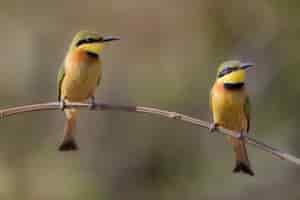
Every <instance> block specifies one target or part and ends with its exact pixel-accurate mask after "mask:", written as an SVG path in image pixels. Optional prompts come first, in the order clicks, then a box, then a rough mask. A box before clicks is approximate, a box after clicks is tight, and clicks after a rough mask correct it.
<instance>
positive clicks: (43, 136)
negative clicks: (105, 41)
mask: <svg viewBox="0 0 300 200" xmlns="http://www.w3.org/2000/svg"><path fill="white" fill-rule="evenodd" d="M299 6H300V3H299V1H296V0H286V1H280V0H273V1H268V0H252V1H239V0H228V1H219V0H186V1H181V0H151V1H149V0H126V1H124V0H112V1H103V0H97V1H96V0H90V1H79V0H72V1H71V0H51V1H38V0H28V1H21V0H19V1H16V0H11V1H5V0H2V1H1V2H0V23H1V32H0V44H1V47H2V48H1V49H0V52H1V53H0V66H1V67H0V74H1V79H0V91H1V100H0V105H1V106H2V107H7V106H14V105H21V104H30V103H38V102H46V101H52V100H56V73H57V70H58V67H59V65H60V63H61V61H62V60H63V57H64V54H65V51H66V49H67V46H68V43H69V42H70V40H71V38H72V36H73V34H74V33H75V32H77V31H78V30H82V29H87V30H92V31H98V32H101V33H103V34H113V35H119V36H121V38H122V40H121V41H119V42H115V43H114V44H111V45H109V46H108V47H107V49H106V51H105V52H104V54H103V56H102V57H103V60H104V69H103V70H104V72H103V73H104V75H103V81H102V83H101V88H99V90H98V93H97V99H98V100H101V101H104V102H111V103H120V104H139V105H148V106H155V107H159V108H163V109H168V110H173V111H178V112H183V113H187V114H190V115H193V116H196V117H199V118H201V119H204V120H210V119H211V115H210V113H209V105H208V96H209V90H210V87H211V85H212V83H213V81H214V78H215V73H216V66H217V65H218V64H219V63H220V62H221V61H223V60H226V59H240V60H243V61H251V62H254V63H256V64H257V67H256V68H255V69H253V70H252V71H249V73H248V89H249V93H250V96H251V100H252V104H253V106H252V108H253V112H252V115H253V117H252V118H253V122H252V124H253V125H252V131H251V132H252V133H251V134H253V136H255V137H256V138H259V139H261V140H263V141H265V142H267V143H270V144H274V145H275V146H277V147H281V148H282V149H285V150H288V151H290V152H294V153H298V155H300V145H299V144H298V141H299V140H300V135H299V133H298V132H299V128H300V127H299V126H300V125H299V123H298V121H299V119H300V110H299V109H298V102H299V99H300V84H299V81H298V74H299V73H298V72H300V70H299V69H300V68H299V66H300V56H299V52H300V50H299V48H300V23H299V20H300V14H299V13H300V7H299ZM64 120H65V119H64V115H63V113H62V112H57V111H53V112H39V113H29V114H22V115H18V116H15V117H11V118H8V119H5V120H2V121H1V122H0V131H1V136H0V198H1V199H22V200H27V199H28V200H29V199H43V200H48V199H49V200H50V199H51V200H53V199H61V200H67V199H72V200H74V199H78V200H82V199H90V200H93V199H95V200H96V199H111V200H114V199H130V200H132V199H145V200H147V199H149V200H150V199H151V200H152V199H166V200H169V199H170V200H177V199H178V200H181V199H230V200H233V199H262V198H263V199H271V198H272V199H273V200H276V199H283V198H288V199H298V198H299V196H300V192H299V189H298V186H299V182H300V181H299V180H300V176H299V169H298V168H297V167H296V166H293V165H292V164H290V163H286V162H283V161H280V160H275V159H273V158H271V156H270V155H267V154H265V153H262V152H260V151H258V150H256V149H253V148H249V150H250V158H251V161H252V165H253V169H254V170H255V171H256V176H255V177H248V176H243V175H234V174H232V173H231V170H232V168H233V165H234V160H233V152H232V147H231V146H230V145H228V144H227V142H226V140H225V138H223V137H217V136H208V134H207V130H203V129H201V128H198V127H193V126H190V125H187V124H184V123H181V122H178V121H173V120H168V119H163V118H159V117H153V116H147V115H141V114H135V113H120V112H111V111H107V112H81V116H80V120H79V123H78V126H77V133H78V134H77V138H78V141H79V144H80V148H81V149H80V151H79V152H74V153H60V152H58V151H57V145H58V144H59V142H60V140H61V138H62V133H63V125H64Z"/></svg>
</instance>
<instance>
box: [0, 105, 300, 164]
mask: <svg viewBox="0 0 300 200" xmlns="http://www.w3.org/2000/svg"><path fill="white" fill-rule="evenodd" d="M65 108H80V109H82V108H91V105H90V104H88V103H75V102H69V103H66V104H65ZM59 109H61V104H60V103H59V102H49V103H41V104H32V105H25V106H17V107H12V108H6V109H1V110H0V119H3V118H6V117H9V116H13V115H16V114H19V113H25V112H33V111H42V110H59ZM94 110H120V111H126V112H137V113H148V114H154V115H160V116H162V117H167V118H171V119H175V120H181V121H184V122H187V123H190V124H194V125H196V126H200V127H203V128H206V129H209V128H210V127H211V123H209V122H207V121H203V120H200V119H197V118H194V117H190V116H187V115H184V114H181V113H177V112H170V111H167V110H161V109H157V108H151V107H144V106H124V105H112V104H105V103H96V104H95V107H94ZM215 132H216V133H219V134H222V135H227V136H232V137H235V138H237V139H241V135H240V133H236V132H234V131H231V130H228V129H225V128H222V127H217V128H216V130H215ZM242 139H244V140H245V141H246V142H247V143H249V144H251V145H253V146H255V147H257V148H258V149H260V150H262V151H265V152H268V153H271V154H272V155H273V156H275V157H277V158H280V159H282V160H286V161H289V162H292V163H294V164H296V165H299V166H300V159H299V158H297V157H295V156H293V155H291V154H289V153H286V152H283V151H281V150H279V149H277V148H274V147H272V146H270V145H267V144H265V143H263V142H260V141H258V140H257V139H255V138H253V137H250V136H248V135H243V137H242Z"/></svg>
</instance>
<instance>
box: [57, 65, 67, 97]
mask: <svg viewBox="0 0 300 200" xmlns="http://www.w3.org/2000/svg"><path fill="white" fill-rule="evenodd" d="M64 77H65V68H64V65H61V66H60V68H59V71H58V75H57V90H58V91H57V92H58V93H57V94H58V101H60V100H61V99H60V98H61V84H62V82H63V80H64Z"/></svg>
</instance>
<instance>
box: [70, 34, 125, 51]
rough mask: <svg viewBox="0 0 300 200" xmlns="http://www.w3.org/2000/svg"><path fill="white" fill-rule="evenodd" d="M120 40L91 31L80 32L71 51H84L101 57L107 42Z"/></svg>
mask: <svg viewBox="0 0 300 200" xmlns="http://www.w3.org/2000/svg"><path fill="white" fill-rule="evenodd" d="M115 40H120V38H119V37H113V36H101V35H99V34H98V33H94V32H89V31H80V32H78V33H76V35H75V36H74V38H73V40H72V43H71V46H70V50H74V49H83V50H84V51H87V52H89V53H92V54H96V55H99V54H100V53H101V52H102V50H103V48H104V46H105V43H106V42H110V41H115Z"/></svg>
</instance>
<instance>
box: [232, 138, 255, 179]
mask: <svg viewBox="0 0 300 200" xmlns="http://www.w3.org/2000/svg"><path fill="white" fill-rule="evenodd" d="M232 141H233V145H234V151H235V157H236V165H235V168H234V169H233V172H234V173H238V172H243V173H245V174H248V175H250V176H254V172H253V171H252V169H251V166H250V161H249V159H248V154H247V149H246V145H245V142H244V141H241V140H238V139H232Z"/></svg>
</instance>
